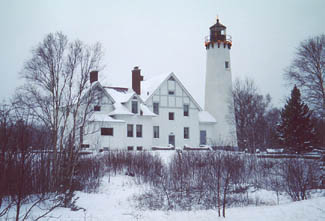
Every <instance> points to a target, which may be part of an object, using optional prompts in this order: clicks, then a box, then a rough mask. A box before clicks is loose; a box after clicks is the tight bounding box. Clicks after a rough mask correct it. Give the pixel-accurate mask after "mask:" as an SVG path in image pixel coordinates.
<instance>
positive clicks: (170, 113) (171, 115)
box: [168, 112, 175, 120]
mask: <svg viewBox="0 0 325 221" xmlns="http://www.w3.org/2000/svg"><path fill="white" fill-rule="evenodd" d="M168 120H175V112H168Z"/></svg>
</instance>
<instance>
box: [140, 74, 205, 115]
mask: <svg viewBox="0 0 325 221" xmlns="http://www.w3.org/2000/svg"><path fill="white" fill-rule="evenodd" d="M160 79H161V78H160ZM143 92H144V93H147V91H143ZM149 93H150V92H149ZM145 97H146V99H145V103H146V104H149V103H151V102H159V103H160V105H161V106H165V107H181V108H183V105H184V104H189V105H190V108H196V109H198V110H200V111H201V110H202V108H201V107H200V105H199V104H198V103H197V102H196V101H195V100H194V98H193V97H192V96H191V94H190V93H189V92H188V91H187V90H186V88H185V87H184V85H183V84H182V83H181V81H180V80H179V79H178V78H177V77H176V75H175V74H174V73H170V74H169V75H167V76H165V77H164V79H163V80H162V81H161V82H160V84H159V85H158V86H157V87H156V89H155V90H152V92H151V94H146V96H145ZM150 106H151V105H150Z"/></svg>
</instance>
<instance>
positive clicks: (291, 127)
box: [278, 85, 315, 153]
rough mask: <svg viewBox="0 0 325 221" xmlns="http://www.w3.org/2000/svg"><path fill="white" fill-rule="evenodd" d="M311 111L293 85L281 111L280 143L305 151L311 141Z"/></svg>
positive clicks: (313, 131) (313, 130) (313, 136)
mask: <svg viewBox="0 0 325 221" xmlns="http://www.w3.org/2000/svg"><path fill="white" fill-rule="evenodd" d="M311 114H312V112H311V111H310V110H309V108H308V106H307V104H304V102H303V101H302V100H301V94H300V91H299V89H298V88H297V87H296V85H295V86H294V88H293V90H292V91H291V97H290V99H289V100H287V103H286V105H285V106H284V108H283V109H282V111H281V121H280V125H279V127H278V133H279V139H280V143H281V144H282V145H283V146H284V147H286V148H288V149H289V150H294V151H297V152H299V153H300V152H303V151H306V150H307V149H308V148H309V147H310V146H311V145H312V143H313V140H314V138H315V129H314V126H313V124H312V120H311Z"/></svg>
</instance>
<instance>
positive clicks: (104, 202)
mask: <svg viewBox="0 0 325 221" xmlns="http://www.w3.org/2000/svg"><path fill="white" fill-rule="evenodd" d="M146 188H147V187H146V186H145V185H139V184H136V179H135V178H134V177H129V176H125V175H118V176H115V177H110V178H109V177H108V176H106V177H104V179H103V180H102V185H101V187H100V189H99V192H98V193H91V194H89V193H84V192H78V193H77V197H79V199H78V200H77V206H79V207H82V208H84V209H85V211H84V210H79V211H75V212H74V211H71V210H70V209H65V208H59V209H57V210H55V211H54V212H53V213H51V214H50V216H48V217H47V218H45V219H43V220H90V221H96V220H110V221H123V220H130V221H131V220H148V221H149V220H150V221H151V220H157V221H163V220H168V221H172V220H186V221H197V220H200V221H208V220H211V221H212V220H213V221H215V220H229V221H231V220H236V221H238V220H240V221H244V220H249V221H252V220H265V221H268V220H272V221H274V220H281V221H287V220H288V221H289V220H290V221H291V220H294V221H300V220H301V221H305V220H322V221H323V220H325V197H324V196H319V197H316V198H313V199H310V200H305V201H300V202H290V201H289V200H286V198H285V197H283V196H282V198H281V197H280V199H281V200H280V201H281V203H280V205H276V196H275V194H273V193H272V192H269V191H256V192H255V196H254V197H256V199H257V198H260V199H263V200H264V201H265V202H269V203H270V204H273V206H257V207H255V206H249V207H239V208H229V209H227V210H226V216H227V217H226V219H223V218H218V217H217V212H216V211H215V210H196V211H150V210H139V209H137V206H136V201H135V199H134V198H135V196H137V195H139V194H141V193H143V192H144V191H146ZM314 195H317V194H314ZM318 195H324V194H323V193H321V194H318Z"/></svg>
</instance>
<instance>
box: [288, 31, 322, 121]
mask: <svg viewBox="0 0 325 221" xmlns="http://www.w3.org/2000/svg"><path fill="white" fill-rule="evenodd" d="M285 78H286V79H287V80H288V81H289V82H292V83H293V84H296V85H297V86H298V87H299V88H301V90H302V93H303V95H304V100H306V101H307V102H308V104H309V106H310V107H312V108H313V109H314V111H316V112H318V113H319V114H320V116H322V118H323V119H324V118H325V35H319V36H315V37H312V38H309V39H307V40H305V41H303V42H301V44H300V45H299V47H298V48H297V52H296V55H295V59H294V60H293V62H292V64H291V65H290V66H289V67H288V68H287V70H286V71H285Z"/></svg>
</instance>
